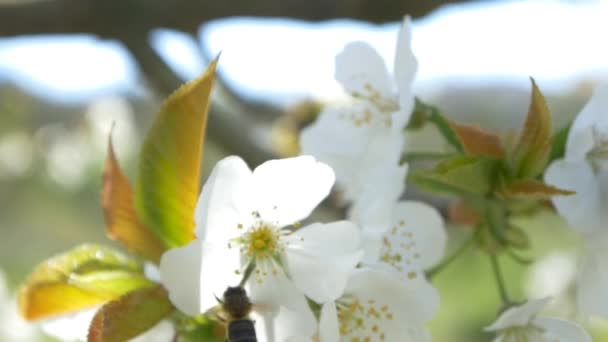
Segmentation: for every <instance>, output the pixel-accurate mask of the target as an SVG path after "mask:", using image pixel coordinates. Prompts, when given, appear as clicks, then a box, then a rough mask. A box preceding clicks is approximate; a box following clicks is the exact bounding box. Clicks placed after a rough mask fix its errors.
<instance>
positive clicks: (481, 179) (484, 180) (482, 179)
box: [409, 156, 497, 196]
mask: <svg viewBox="0 0 608 342" xmlns="http://www.w3.org/2000/svg"><path fill="white" fill-rule="evenodd" d="M496 169H497V163H496V161H494V160H491V159H488V158H484V157H474V156H459V157H456V158H452V159H449V160H447V161H444V162H442V163H440V164H439V165H437V167H436V168H435V169H434V170H432V171H428V170H420V171H414V172H411V173H410V176H409V180H410V181H412V182H414V183H415V184H416V185H417V186H418V187H420V188H422V189H423V190H426V191H429V192H433V193H439V194H448V195H458V196H466V195H476V196H483V195H486V194H487V193H489V192H490V190H491V189H492V186H493V183H494V178H495V173H496Z"/></svg>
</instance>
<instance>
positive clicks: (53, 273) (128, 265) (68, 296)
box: [19, 244, 152, 320]
mask: <svg viewBox="0 0 608 342" xmlns="http://www.w3.org/2000/svg"><path fill="white" fill-rule="evenodd" d="M151 285H152V283H151V282H150V281H149V280H148V279H147V278H146V277H145V276H144V274H143V271H142V269H141V267H140V266H139V264H138V263H137V262H136V261H134V260H133V259H131V258H129V257H127V256H125V255H123V254H121V253H119V252H117V251H115V250H112V249H110V248H107V247H103V246H98V245H93V244H85V245H81V246H79V247H76V248H74V249H72V250H70V251H67V252H65V253H62V254H60V255H57V256H55V257H52V258H50V259H48V260H46V261H45V262H43V263H42V264H40V265H38V266H37V267H36V269H35V270H34V272H33V273H32V274H31V275H30V277H29V279H28V280H27V281H26V282H25V284H24V285H23V286H22V288H21V290H20V292H19V308H20V310H21V313H22V315H23V316H24V317H25V318H26V319H30V320H34V319H40V318H45V317H49V316H54V315H59V314H63V313H69V312H73V311H77V310H80V309H85V308H88V307H91V306H95V305H99V304H101V303H104V302H106V301H109V300H112V299H114V298H117V297H119V296H121V295H123V294H125V293H127V292H129V291H132V290H134V289H138V288H142V287H148V286H151Z"/></svg>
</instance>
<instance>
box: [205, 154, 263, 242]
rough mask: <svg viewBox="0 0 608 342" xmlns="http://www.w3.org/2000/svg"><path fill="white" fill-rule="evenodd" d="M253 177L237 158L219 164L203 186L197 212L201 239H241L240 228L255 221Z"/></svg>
mask: <svg viewBox="0 0 608 342" xmlns="http://www.w3.org/2000/svg"><path fill="white" fill-rule="evenodd" d="M252 178H253V177H252V173H251V170H249V167H247V164H245V162H244V161H243V160H242V159H241V158H239V157H236V156H230V157H226V158H224V159H222V160H220V161H219V162H218V163H217V164H216V165H215V167H214V168H213V171H212V172H211V175H210V176H209V178H208V179H207V181H206V182H205V185H203V190H202V193H201V196H200V197H199V200H198V203H197V205H196V209H195V220H196V235H197V237H198V238H200V239H203V240H206V241H210V242H214V243H227V242H228V241H229V240H230V239H232V238H234V237H235V236H237V235H238V229H237V225H238V224H243V225H247V224H248V223H249V222H250V220H251V219H252V218H251V216H250V214H251V212H252V210H253V209H254V207H253V205H252V203H253V202H252V194H253V192H252Z"/></svg>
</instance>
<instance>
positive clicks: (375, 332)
mask: <svg viewBox="0 0 608 342" xmlns="http://www.w3.org/2000/svg"><path fill="white" fill-rule="evenodd" d="M336 308H337V310H338V322H339V328H340V335H341V336H343V337H346V338H349V341H351V342H357V341H361V342H362V341H384V340H385V339H386V336H385V332H384V329H383V323H385V322H387V321H391V320H393V312H392V311H391V310H390V307H389V306H388V305H386V304H379V303H377V302H376V301H375V300H374V299H368V300H366V301H364V300H361V299H360V298H356V297H352V296H344V297H342V298H340V299H339V300H338V301H337V302H336Z"/></svg>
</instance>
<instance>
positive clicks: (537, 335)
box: [501, 325, 549, 342]
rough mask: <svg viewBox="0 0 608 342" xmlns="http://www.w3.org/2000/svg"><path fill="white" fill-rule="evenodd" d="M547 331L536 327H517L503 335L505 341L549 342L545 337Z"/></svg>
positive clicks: (504, 332)
mask: <svg viewBox="0 0 608 342" xmlns="http://www.w3.org/2000/svg"><path fill="white" fill-rule="evenodd" d="M544 333H545V329H543V328H541V327H537V326H535V325H528V326H525V327H522V326H517V327H511V328H507V329H505V330H503V333H502V334H501V335H502V336H503V337H504V340H505V341H511V340H513V341H530V342H532V341H535V342H549V340H548V339H547V338H546V336H545V335H544Z"/></svg>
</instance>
